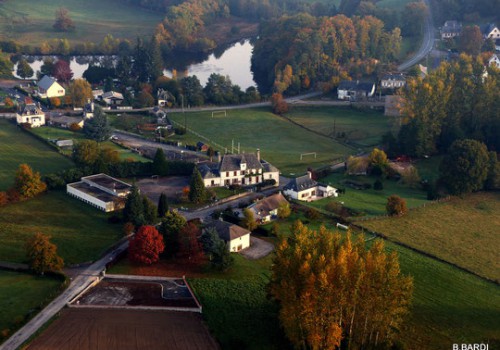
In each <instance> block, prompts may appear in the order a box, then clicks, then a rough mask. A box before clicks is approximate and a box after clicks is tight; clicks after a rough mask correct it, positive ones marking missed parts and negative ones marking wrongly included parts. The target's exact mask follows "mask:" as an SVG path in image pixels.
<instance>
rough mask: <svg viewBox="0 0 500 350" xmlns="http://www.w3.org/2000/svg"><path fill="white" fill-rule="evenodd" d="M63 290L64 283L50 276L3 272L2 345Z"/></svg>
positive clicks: (0, 304)
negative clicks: (5, 336)
mask: <svg viewBox="0 0 500 350" xmlns="http://www.w3.org/2000/svg"><path fill="white" fill-rule="evenodd" d="M61 287H62V281H61V280H60V279H57V278H55V277H50V276H35V275H31V274H28V273H23V272H14V271H5V270H0V331H2V334H0V343H1V341H2V340H3V339H2V338H3V336H4V335H5V334H3V332H4V330H5V332H6V334H7V335H10V334H12V332H13V331H14V330H15V329H17V328H18V327H20V326H21V325H22V324H24V323H25V321H26V320H27V319H28V318H30V317H31V316H34V315H35V313H36V312H38V311H39V310H40V308H41V307H42V306H43V305H44V304H45V303H46V302H47V301H48V300H50V299H52V298H53V297H54V296H55V295H56V294H57V293H58V292H59V290H60V288H61Z"/></svg>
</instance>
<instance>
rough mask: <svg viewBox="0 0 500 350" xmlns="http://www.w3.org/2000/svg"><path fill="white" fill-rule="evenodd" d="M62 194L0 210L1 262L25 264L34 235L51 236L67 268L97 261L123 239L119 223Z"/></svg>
mask: <svg viewBox="0 0 500 350" xmlns="http://www.w3.org/2000/svg"><path fill="white" fill-rule="evenodd" d="M106 218H107V215H106V214H105V213H104V212H101V211H100V210H98V209H96V208H94V207H92V206H90V205H88V204H85V203H83V202H81V201H79V200H77V199H75V198H72V197H70V196H69V195H67V194H66V193H64V192H59V191H57V192H49V193H46V194H43V195H40V196H38V197H36V198H33V199H30V200H28V201H24V202H18V203H14V204H9V205H7V206H5V207H2V209H1V210H0V242H2V244H0V257H1V260H6V261H12V262H24V260H25V250H24V245H25V242H26V240H27V239H28V238H29V237H31V236H32V235H33V234H35V233H37V232H41V233H44V234H48V235H50V236H52V239H51V241H52V242H53V243H55V244H56V245H57V248H58V249H57V252H58V254H59V255H60V256H61V257H62V258H63V259H64V262H65V264H66V265H68V264H76V263H83V262H88V261H91V260H95V259H97V258H98V257H99V256H100V255H101V254H102V253H103V252H104V251H105V250H106V249H107V248H109V247H110V246H111V245H112V244H113V243H115V242H116V241H117V240H118V239H119V238H121V236H122V230H121V225H120V224H111V223H108V221H107V219H106Z"/></svg>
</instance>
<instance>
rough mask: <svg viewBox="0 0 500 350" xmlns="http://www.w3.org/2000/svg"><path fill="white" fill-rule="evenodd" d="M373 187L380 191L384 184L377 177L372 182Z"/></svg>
mask: <svg viewBox="0 0 500 350" xmlns="http://www.w3.org/2000/svg"><path fill="white" fill-rule="evenodd" d="M373 189H374V190H376V191H382V190H383V189H384V184H383V183H382V181H380V179H377V180H376V181H375V182H374V183H373Z"/></svg>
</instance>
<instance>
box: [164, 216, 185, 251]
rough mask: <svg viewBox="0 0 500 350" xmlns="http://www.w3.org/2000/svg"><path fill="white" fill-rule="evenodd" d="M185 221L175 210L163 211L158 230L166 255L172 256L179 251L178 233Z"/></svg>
mask: <svg viewBox="0 0 500 350" xmlns="http://www.w3.org/2000/svg"><path fill="white" fill-rule="evenodd" d="M186 223H187V222H186V219H185V218H184V217H183V216H182V215H180V214H179V213H177V212H175V211H167V212H166V213H165V217H164V218H163V219H162V221H161V226H160V232H161V234H162V235H163V238H164V241H165V244H166V249H165V253H166V254H167V255H169V256H173V255H175V254H176V253H177V252H178V251H179V233H180V231H181V230H182V228H183V227H184V226H186Z"/></svg>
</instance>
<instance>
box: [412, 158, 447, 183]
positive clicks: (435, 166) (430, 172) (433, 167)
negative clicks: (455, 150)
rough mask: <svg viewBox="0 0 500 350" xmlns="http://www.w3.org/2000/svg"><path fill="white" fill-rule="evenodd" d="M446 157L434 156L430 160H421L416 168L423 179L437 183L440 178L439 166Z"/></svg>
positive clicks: (416, 164)
mask: <svg viewBox="0 0 500 350" xmlns="http://www.w3.org/2000/svg"><path fill="white" fill-rule="evenodd" d="M443 158H444V156H432V157H430V158H428V159H419V160H418V161H417V162H416V163H415V166H416V167H417V170H418V174H419V175H420V178H421V179H426V180H429V181H436V180H437V179H438V178H439V165H440V164H441V162H442V161H443Z"/></svg>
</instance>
